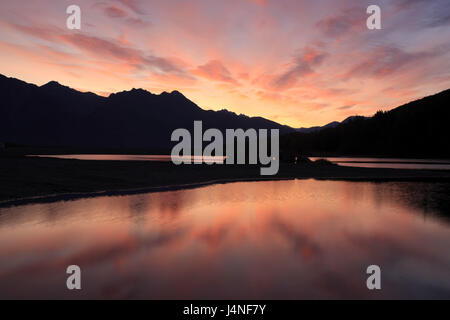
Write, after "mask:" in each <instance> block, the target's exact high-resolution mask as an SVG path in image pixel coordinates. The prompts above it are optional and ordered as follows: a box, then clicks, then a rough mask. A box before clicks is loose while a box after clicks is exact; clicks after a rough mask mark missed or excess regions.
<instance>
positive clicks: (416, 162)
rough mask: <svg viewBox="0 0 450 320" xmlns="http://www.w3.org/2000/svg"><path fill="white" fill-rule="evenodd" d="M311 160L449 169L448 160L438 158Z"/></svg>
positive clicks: (402, 167) (356, 165)
mask: <svg viewBox="0 0 450 320" xmlns="http://www.w3.org/2000/svg"><path fill="white" fill-rule="evenodd" d="M310 159H311V160H313V161H314V160H318V159H326V160H328V161H331V162H333V163H336V164H338V165H340V166H346V167H360V168H389V169H419V170H422V169H423V170H450V160H442V159H441V160H439V159H397V158H353V157H334V158H333V157H323V158H320V157H311V158H310Z"/></svg>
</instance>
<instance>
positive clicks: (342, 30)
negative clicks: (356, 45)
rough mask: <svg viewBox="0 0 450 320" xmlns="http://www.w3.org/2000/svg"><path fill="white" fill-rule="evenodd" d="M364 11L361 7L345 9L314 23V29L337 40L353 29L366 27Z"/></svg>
mask: <svg viewBox="0 0 450 320" xmlns="http://www.w3.org/2000/svg"><path fill="white" fill-rule="evenodd" d="M366 19H367V16H366V10H365V9H364V8H362V7H357V8H356V7H355V8H351V9H347V10H345V11H343V12H341V13H339V14H338V15H332V16H329V17H328V18H325V19H322V20H320V21H319V22H317V23H316V27H317V28H318V29H319V30H320V31H321V32H322V33H323V35H325V36H326V37H330V38H339V37H342V36H344V35H346V34H348V33H349V32H350V31H351V30H353V29H354V28H355V27H361V26H362V27H365V26H366Z"/></svg>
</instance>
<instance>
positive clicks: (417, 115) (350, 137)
mask: <svg viewBox="0 0 450 320" xmlns="http://www.w3.org/2000/svg"><path fill="white" fill-rule="evenodd" d="M449 119H450V90H446V91H442V92H440V93H438V94H435V95H432V96H429V97H425V98H423V99H419V100H416V101H412V102H410V103H407V104H405V105H402V106H400V107H397V108H395V109H392V110H390V111H378V112H377V113H376V114H375V115H374V116H373V117H369V118H367V117H350V118H348V119H346V120H345V121H343V122H342V123H339V124H332V125H329V126H328V127H326V128H322V129H320V130H313V131H308V132H295V133H290V134H286V135H284V136H283V137H282V138H281V142H280V146H281V150H283V151H284V153H285V155H288V157H291V158H292V157H295V156H297V155H309V156H311V155H316V156H332V155H347V156H377V157H378V156H386V157H402V158H404V157H418V158H450V148H449V139H450V127H449Z"/></svg>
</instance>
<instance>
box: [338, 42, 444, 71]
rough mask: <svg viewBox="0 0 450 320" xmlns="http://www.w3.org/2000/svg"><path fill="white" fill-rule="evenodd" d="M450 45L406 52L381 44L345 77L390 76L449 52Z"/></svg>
mask: <svg viewBox="0 0 450 320" xmlns="http://www.w3.org/2000/svg"><path fill="white" fill-rule="evenodd" d="M449 50H450V45H441V46H437V47H434V48H432V49H431V50H426V51H418V52H412V53H410V52H406V51H404V50H402V49H400V48H397V47H395V46H381V47H378V48H375V49H373V50H372V51H371V52H370V53H369V54H368V55H367V57H366V58H365V59H364V60H363V61H362V62H360V63H358V64H357V65H355V66H353V67H352V68H351V69H350V71H348V72H347V73H346V74H345V75H344V78H352V77H375V78H383V77H387V76H390V75H392V74H394V73H396V72H397V71H399V70H401V69H403V68H404V67H406V66H408V65H414V63H419V64H426V62H427V60H429V59H432V58H436V57H439V56H441V55H444V54H447V53H448V51H449Z"/></svg>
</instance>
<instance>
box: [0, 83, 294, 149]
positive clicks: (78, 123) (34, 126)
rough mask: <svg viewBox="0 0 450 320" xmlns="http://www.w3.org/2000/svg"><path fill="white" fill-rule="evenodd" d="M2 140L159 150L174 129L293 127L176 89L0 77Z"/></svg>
mask: <svg viewBox="0 0 450 320" xmlns="http://www.w3.org/2000/svg"><path fill="white" fill-rule="evenodd" d="M0 101H1V105H0V141H2V142H8V143H14V144H21V145H28V146H46V147H89V148H124V149H126V148H158V149H163V148H164V149H165V148H168V147H170V146H171V145H173V143H172V142H171V141H170V138H171V134H172V132H173V130H175V129H177V128H185V129H188V130H189V131H191V132H192V131H193V123H194V121H195V120H202V121H203V130H206V129H208V128H217V129H220V130H222V131H223V132H224V130H225V129H227V128H230V129H237V128H242V129H244V130H246V129H249V128H254V129H279V130H280V134H286V133H290V132H294V129H293V128H290V127H288V126H283V125H280V124H278V123H276V122H273V121H270V120H267V119H264V118H260V117H248V116H245V115H237V114H235V113H233V112H230V111H227V110H221V111H209V110H203V109H201V108H200V107H199V106H197V105H196V104H195V103H194V102H192V101H190V100H189V99H187V98H186V97H185V96H184V95H183V94H181V93H180V92H178V91H173V92H170V93H168V92H163V93H161V94H159V95H157V94H152V93H150V92H148V91H146V90H143V89H132V90H130V91H123V92H118V93H114V94H111V95H110V96H109V97H101V96H98V95H96V94H94V93H83V92H79V91H77V90H74V89H71V88H69V87H66V86H63V85H61V84H59V83H58V82H55V81H51V82H49V83H47V84H45V85H43V86H40V87H39V86H36V85H34V84H29V83H26V82H24V81H21V80H18V79H14V78H7V77H5V76H3V75H0Z"/></svg>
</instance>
